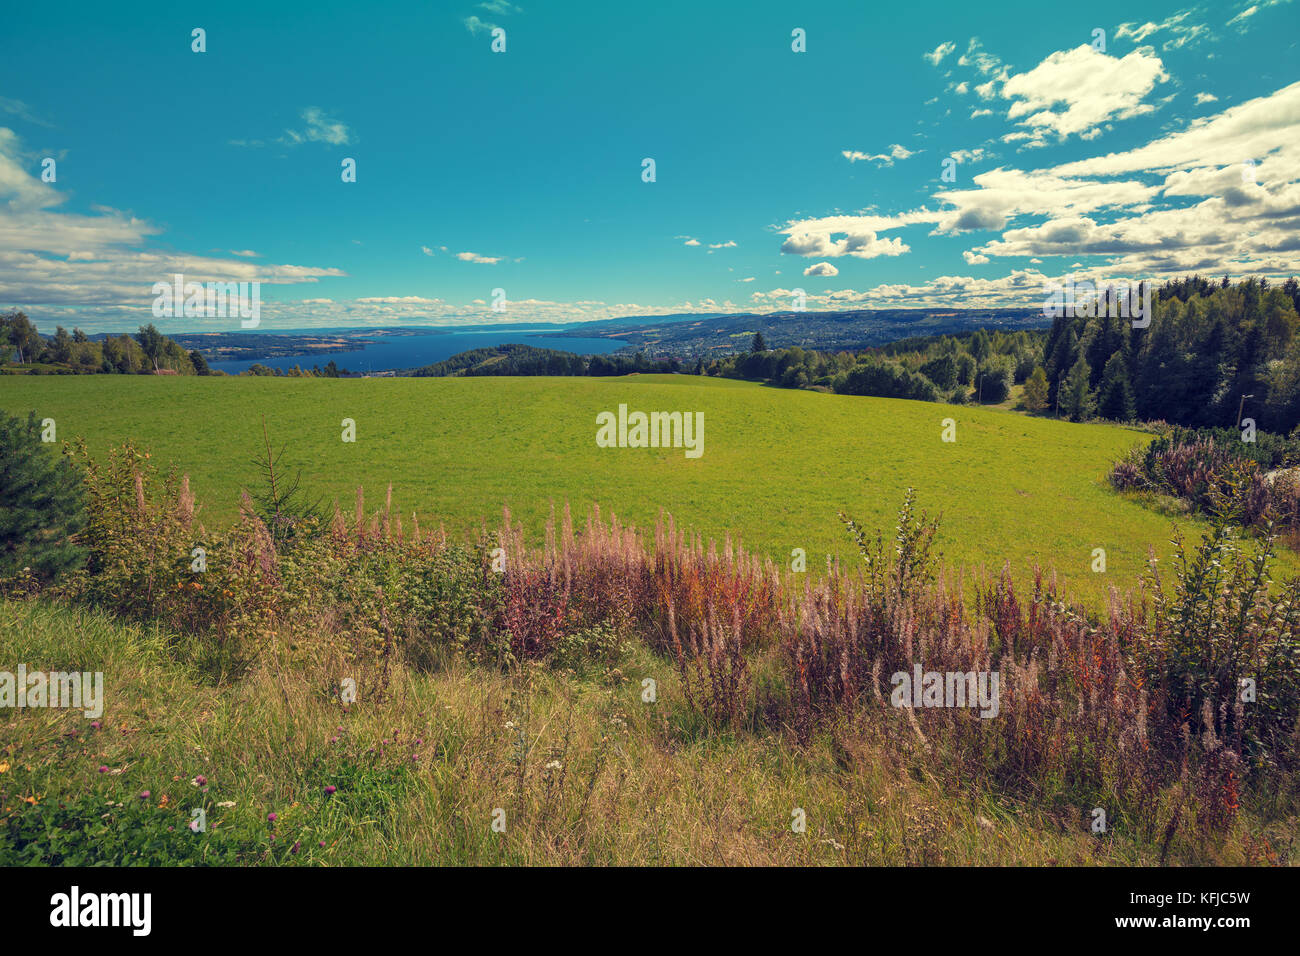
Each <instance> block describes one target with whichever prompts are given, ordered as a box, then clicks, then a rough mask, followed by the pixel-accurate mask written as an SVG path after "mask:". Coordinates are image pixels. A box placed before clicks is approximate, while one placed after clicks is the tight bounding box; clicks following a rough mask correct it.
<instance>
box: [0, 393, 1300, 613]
mask: <svg viewBox="0 0 1300 956" xmlns="http://www.w3.org/2000/svg"><path fill="white" fill-rule="evenodd" d="M620 403H626V404H627V405H628V406H629V407H630V408H632V409H643V410H646V411H651V410H660V409H662V410H693V411H701V412H703V413H704V415H705V421H706V429H705V451H704V454H703V456H702V457H701V458H699V459H687V458H686V457H685V456H684V455H683V454H682V450H681V449H602V448H598V447H596V444H595V432H596V415H597V413H599V412H601V411H604V410H613V409H617V407H618V405H619V404H620ZM0 408H3V409H5V410H8V411H11V412H13V413H16V414H18V415H20V416H21V417H24V418H25V417H26V415H27V413H28V411H29V410H35V411H36V412H37V417H38V419H44V418H47V417H49V418H53V419H54V420H55V422H56V423H57V436H56V437H57V438H58V439H59V440H64V439H67V440H72V439H74V438H75V437H76V436H79V435H80V436H84V437H85V438H86V441H87V444H88V446H89V448H90V450H91V452H92V453H94V454H95V455H97V456H102V455H103V454H105V453H107V451H108V449H109V448H111V447H113V446H115V445H119V444H121V443H122V442H123V441H126V440H128V439H131V440H134V441H135V442H137V444H138V445H139V447H140V449H141V451H142V453H152V455H153V456H154V457H153V459H152V460H154V461H165V462H169V463H174V464H175V465H176V466H177V467H178V468H179V469H180V470H181V471H183V472H185V473H187V474H188V475H189V476H190V483H191V487H192V488H193V491H194V494H195V495H196V497H197V498H198V500H199V502H200V510H199V513H198V520H199V522H200V523H202V524H204V525H206V526H207V527H208V528H209V529H212V530H218V529H221V528H224V527H228V526H229V525H230V524H232V523H233V522H234V521H236V520H237V519H238V515H239V494H240V490H241V488H244V487H251V486H252V485H253V483H254V482H253V479H254V477H255V474H256V473H255V471H254V470H253V469H252V468H251V466H250V465H249V462H250V460H251V459H253V458H255V457H257V456H259V454H260V452H261V449H262V445H263V438H262V419H263V416H265V420H266V423H267V426H268V427H269V429H270V433H271V436H272V439H273V440H279V439H285V438H288V439H291V447H290V449H289V452H288V457H287V458H286V461H285V464H286V466H292V468H293V470H297V469H298V468H301V471H302V480H303V484H304V486H306V487H309V488H312V489H313V490H314V491H315V492H316V493H317V494H320V495H322V496H323V497H324V500H325V503H326V504H327V505H330V504H332V503H333V502H335V501H338V502H340V503H341V504H342V505H343V506H344V507H348V506H349V504H350V502H351V501H352V499H353V497H354V496H355V492H356V487H357V485H364V486H365V487H367V488H372V489H382V488H385V487H386V486H387V485H388V484H390V483H391V484H392V485H393V488H394V494H395V498H396V500H397V501H398V502H399V503H400V507H401V511H402V514H403V516H404V517H405V518H406V519H407V524H408V526H409V517H410V514H411V512H417V513H418V514H419V515H420V516H421V521H422V522H425V523H426V524H427V523H428V522H433V523H434V524H435V525H439V524H443V525H445V527H446V531H447V534H448V536H449V537H451V538H453V539H455V540H467V539H468V537H469V536H472V535H474V534H475V533H476V532H477V531H478V529H479V528H481V527H482V525H483V524H484V523H485V522H490V523H495V521H496V520H497V516H498V515H499V514H500V509H501V506H502V504H506V505H508V506H509V507H510V509H511V511H512V513H513V515H514V518H515V521H516V522H517V523H519V524H520V525H521V526H522V527H523V528H524V529H525V531H526V532H527V533H528V534H529V536H530V537H531V538H532V539H534V540H536V539H537V538H539V537H540V535H541V533H542V530H543V527H544V525H545V522H546V519H547V516H548V513H549V507H550V502H555V503H556V504H557V505H562V504H563V503H564V502H565V501H570V502H574V503H575V504H576V503H579V502H590V501H599V502H601V504H602V505H604V506H605V507H607V508H611V509H613V510H614V511H616V512H617V513H618V514H619V515H620V517H622V518H623V520H624V521H626V522H628V523H630V524H633V525H635V526H637V527H638V528H642V529H649V528H651V527H653V525H654V522H655V520H656V517H657V514H658V509H659V503H660V502H666V503H670V504H671V505H672V506H673V509H672V510H673V514H674V517H675V518H676V519H677V521H678V522H679V524H681V525H682V526H687V527H691V528H693V529H695V530H697V531H699V532H700V533H701V534H704V535H706V536H709V537H712V538H716V539H718V540H721V539H722V537H723V536H724V535H725V534H727V533H731V534H732V535H733V536H734V537H735V538H736V539H738V540H742V541H743V542H744V543H745V545H746V547H747V548H749V549H750V550H751V551H753V552H755V553H758V554H760V555H763V556H765V557H770V558H771V559H772V560H773V561H774V562H775V563H777V564H778V565H780V566H781V567H783V568H787V569H788V568H789V567H790V565H791V560H792V559H791V552H792V550H793V549H795V548H802V549H804V550H805V552H806V554H807V561H808V568H809V569H810V570H811V571H813V572H816V571H818V570H820V569H822V568H824V567H825V560H826V555H828V554H831V555H835V556H838V557H840V558H841V559H847V558H849V557H851V548H850V547H849V545H848V542H847V540H846V539H845V537H844V535H843V533H842V529H841V528H840V526H839V524H838V522H837V521H836V519H835V513H836V512H837V511H841V510H843V511H850V512H852V513H854V514H855V515H856V516H857V517H858V518H859V519H860V520H861V521H862V522H863V524H864V525H865V526H866V527H872V528H878V527H888V526H889V524H890V522H891V521H892V519H893V514H894V511H895V510H896V508H897V503H898V502H899V501H900V500H901V499H902V497H903V494H904V492H905V491H906V489H907V488H908V486H909V485H911V486H915V488H916V490H917V494H918V497H919V499H920V500H921V501H924V502H926V503H927V505H928V506H929V507H930V508H931V509H932V510H933V511H937V512H942V514H943V516H944V522H943V525H942V527H941V529H940V533H939V539H938V547H939V550H940V551H941V552H942V553H943V554H944V556H945V558H946V559H947V560H948V561H949V562H950V563H951V564H952V565H953V566H955V567H964V568H966V569H967V570H968V571H969V572H971V574H972V575H975V574H978V572H979V569H980V568H981V567H983V568H984V569H985V570H986V571H987V572H988V573H991V574H996V573H998V572H1000V570H1001V568H1002V565H1003V563H1004V562H1006V561H1009V562H1010V564H1011V570H1012V575H1013V577H1014V578H1015V579H1016V580H1017V582H1018V583H1022V584H1028V583H1029V582H1031V581H1032V575H1033V568H1034V566H1035V565H1039V566H1041V567H1043V568H1051V569H1052V570H1053V571H1054V572H1055V573H1056V574H1057V575H1058V576H1059V578H1060V580H1061V582H1062V583H1063V584H1065V585H1068V586H1069V588H1070V590H1071V593H1073V594H1075V595H1077V596H1079V597H1080V598H1082V599H1087V600H1089V601H1091V602H1093V603H1095V604H1100V603H1101V602H1103V601H1104V600H1105V598H1106V594H1107V592H1108V589H1109V587H1110V586H1111V585H1116V586H1118V587H1120V588H1121V589H1126V588H1128V587H1130V586H1131V584H1132V582H1133V581H1135V580H1136V579H1137V578H1138V576H1139V575H1140V574H1141V573H1142V571H1143V570H1144V569H1145V567H1146V560H1147V557H1148V554H1149V552H1150V551H1152V550H1154V552H1155V554H1156V556H1157V557H1160V558H1168V556H1169V555H1170V553H1171V551H1170V544H1169V541H1170V538H1171V536H1172V531H1173V529H1174V526H1175V521H1176V522H1177V524H1178V525H1179V526H1182V527H1185V528H1186V529H1187V531H1188V534H1189V535H1196V534H1199V530H1198V529H1203V528H1204V527H1205V525H1204V523H1203V522H1201V521H1200V520H1199V519H1197V518H1194V517H1186V516H1183V515H1177V516H1175V517H1174V518H1171V517H1170V516H1168V515H1165V514H1160V513H1157V512H1155V511H1153V510H1151V509H1149V508H1147V507H1144V506H1143V504H1142V503H1140V502H1138V501H1130V500H1127V499H1126V498H1125V497H1124V496H1122V495H1120V494H1118V493H1116V492H1115V491H1114V490H1113V489H1111V488H1110V487H1109V485H1108V483H1107V480H1106V476H1107V473H1108V472H1109V471H1110V468H1111V466H1112V464H1113V462H1114V461H1115V460H1116V459H1117V458H1119V457H1121V456H1122V455H1123V454H1124V453H1125V452H1127V451H1128V450H1129V449H1130V448H1133V447H1135V446H1138V445H1141V444H1144V443H1146V442H1147V441H1149V440H1150V435H1149V434H1144V433H1140V432H1137V431H1130V430H1126V429H1121V428H1116V427H1113V426H1103V425H1074V424H1069V423H1066V422H1057V421H1052V420H1049V419H1042V418H1031V417H1025V416H1020V415H1013V414H1007V413H1005V412H999V411H994V410H988V409H981V408H975V407H968V408H961V409H957V408H951V407H947V406H934V405H929V404H926V403H922V402H908V401H897V400H888V399H877V398H858V397H851V396H838V395H825V394H818V393H816V392H809V391H785V390H778V389H771V388H762V387H760V386H756V385H752V384H749V383H744V382H735V381H727V380H722V379H717V378H707V377H694V376H633V377H627V378H616V379H605V378H545V379H527V378H464V379H410V378H407V379H341V380H340V379H293V380H289V379H278V380H268V379H264V378H249V377H229V378H198V377H186V378H179V377H172V378H165V379H164V378H156V377H154V376H120V377H118V376H113V377H109V376H64V377H58V378H44V379H40V380H36V379H26V378H24V377H0ZM945 417H951V418H953V419H954V421H955V423H956V439H957V440H956V441H955V442H952V443H945V442H943V441H942V440H941V438H942V430H943V424H942V421H943V419H944V418H945ZM344 418H351V419H353V420H354V421H355V422H356V424H357V441H356V442H355V443H345V442H343V441H341V440H340V431H341V430H340V423H341V421H342V419H344ZM1095 548H1104V549H1105V550H1106V557H1107V563H1106V570H1105V571H1104V572H1094V571H1093V570H1092V561H1093V549H1095ZM1279 561H1280V566H1281V568H1282V569H1283V570H1286V571H1292V570H1295V569H1296V568H1297V564H1296V562H1295V560H1294V558H1293V557H1292V556H1291V555H1290V554H1283V555H1282V556H1281V557H1280V558H1279Z"/></svg>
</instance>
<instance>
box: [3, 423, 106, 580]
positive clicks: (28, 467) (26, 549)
mask: <svg viewBox="0 0 1300 956" xmlns="http://www.w3.org/2000/svg"><path fill="white" fill-rule="evenodd" d="M83 502H84V495H83V489H82V482H81V475H80V474H79V473H78V472H77V469H76V468H75V467H74V466H73V464H72V462H71V461H70V460H69V459H68V458H67V457H62V456H56V455H54V454H53V453H52V452H51V450H50V449H49V448H48V447H47V446H46V444H45V443H44V442H42V441H41V426H40V424H39V423H38V422H37V420H36V413H35V412H32V413H31V414H30V415H29V416H28V418H27V421H26V422H23V421H22V420H21V419H19V418H15V417H14V416H12V415H5V414H3V413H0V577H7V576H9V575H13V574H17V573H18V572H20V571H22V570H23V569H24V568H30V569H31V572H32V574H34V575H35V576H36V577H38V578H40V579H42V580H45V581H48V580H52V579H53V578H55V577H57V576H58V575H59V574H61V573H62V572H64V571H67V570H70V569H71V568H74V567H76V566H77V565H78V564H79V563H80V562H81V559H82V552H81V549H80V548H79V547H78V546H77V544H76V543H75V542H74V540H73V536H74V535H75V534H76V533H77V532H78V531H80V530H81V528H82V527H83V525H84V514H85V512H84V506H83Z"/></svg>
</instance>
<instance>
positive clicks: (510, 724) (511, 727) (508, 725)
mask: <svg viewBox="0 0 1300 956" xmlns="http://www.w3.org/2000/svg"><path fill="white" fill-rule="evenodd" d="M514 729H515V722H514V721H513V720H507V721H506V730H514Z"/></svg>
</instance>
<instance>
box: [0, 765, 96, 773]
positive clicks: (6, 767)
mask: <svg viewBox="0 0 1300 956" xmlns="http://www.w3.org/2000/svg"><path fill="white" fill-rule="evenodd" d="M5 766H6V769H7V768H8V764H6V765H5ZM99 772H100V773H108V768H107V767H100V768H99Z"/></svg>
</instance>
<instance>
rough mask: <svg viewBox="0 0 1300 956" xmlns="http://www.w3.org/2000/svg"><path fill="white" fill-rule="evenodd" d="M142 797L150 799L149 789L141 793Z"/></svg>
mask: <svg viewBox="0 0 1300 956" xmlns="http://www.w3.org/2000/svg"><path fill="white" fill-rule="evenodd" d="M140 799H141V800H148V799H149V791H148V790H146V791H145V792H144V793H142V794H140Z"/></svg>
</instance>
